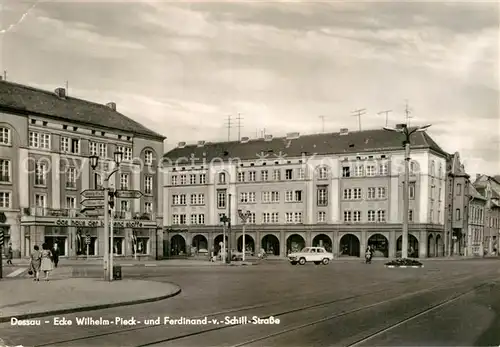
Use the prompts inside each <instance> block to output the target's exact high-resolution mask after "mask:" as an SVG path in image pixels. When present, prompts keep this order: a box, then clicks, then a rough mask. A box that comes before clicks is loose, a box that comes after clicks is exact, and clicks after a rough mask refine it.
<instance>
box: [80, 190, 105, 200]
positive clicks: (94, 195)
mask: <svg viewBox="0 0 500 347" xmlns="http://www.w3.org/2000/svg"><path fill="white" fill-rule="evenodd" d="M80 195H81V196H82V198H85V199H104V190H93V189H87V190H84V191H83V192H81V193H80Z"/></svg>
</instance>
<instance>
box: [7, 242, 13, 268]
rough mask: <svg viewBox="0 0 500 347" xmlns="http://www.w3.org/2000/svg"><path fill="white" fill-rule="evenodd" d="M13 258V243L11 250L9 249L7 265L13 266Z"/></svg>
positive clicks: (10, 246) (10, 245) (10, 244)
mask: <svg viewBox="0 0 500 347" xmlns="http://www.w3.org/2000/svg"><path fill="white" fill-rule="evenodd" d="M12 258H14V252H12V243H9V248H8V249H7V265H13V264H12Z"/></svg>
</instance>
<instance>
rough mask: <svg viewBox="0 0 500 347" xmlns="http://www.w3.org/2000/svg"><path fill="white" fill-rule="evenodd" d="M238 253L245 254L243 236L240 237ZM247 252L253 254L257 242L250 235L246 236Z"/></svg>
mask: <svg viewBox="0 0 500 347" xmlns="http://www.w3.org/2000/svg"><path fill="white" fill-rule="evenodd" d="M237 243H238V252H243V235H241V236H240V237H238V241H237ZM245 252H246V253H248V254H253V253H254V252H255V241H254V240H253V237H252V236H250V235H245Z"/></svg>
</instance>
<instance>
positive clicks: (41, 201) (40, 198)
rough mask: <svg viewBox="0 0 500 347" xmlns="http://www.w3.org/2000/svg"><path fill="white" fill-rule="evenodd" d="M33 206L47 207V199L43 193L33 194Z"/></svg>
mask: <svg viewBox="0 0 500 347" xmlns="http://www.w3.org/2000/svg"><path fill="white" fill-rule="evenodd" d="M35 206H36V207H43V208H45V207H47V199H46V197H45V195H43V194H35Z"/></svg>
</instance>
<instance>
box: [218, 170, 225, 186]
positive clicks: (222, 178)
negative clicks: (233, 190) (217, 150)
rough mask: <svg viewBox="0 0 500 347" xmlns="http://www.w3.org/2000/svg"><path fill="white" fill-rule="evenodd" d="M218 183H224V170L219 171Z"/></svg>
mask: <svg viewBox="0 0 500 347" xmlns="http://www.w3.org/2000/svg"><path fill="white" fill-rule="evenodd" d="M219 183H220V184H223V183H226V173H225V172H220V173H219Z"/></svg>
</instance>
